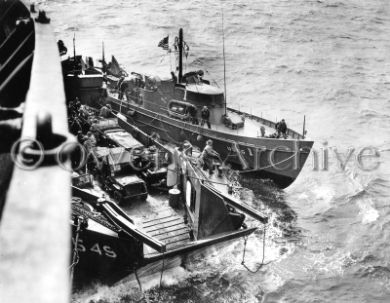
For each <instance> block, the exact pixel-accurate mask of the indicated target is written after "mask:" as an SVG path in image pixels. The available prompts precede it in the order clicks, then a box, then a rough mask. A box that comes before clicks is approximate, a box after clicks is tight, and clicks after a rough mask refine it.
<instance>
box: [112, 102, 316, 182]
mask: <svg viewBox="0 0 390 303" xmlns="http://www.w3.org/2000/svg"><path fill="white" fill-rule="evenodd" d="M106 101H108V102H109V103H110V104H111V106H112V108H113V109H114V110H116V111H118V112H121V113H122V114H124V115H125V116H126V117H127V119H128V121H129V122H130V123H132V124H134V125H135V126H137V127H138V128H140V129H141V130H142V131H144V132H146V133H148V134H149V135H154V136H158V137H159V138H160V139H162V140H163V141H166V142H172V143H175V144H181V143H182V142H183V141H184V140H188V141H189V142H191V144H192V145H194V146H197V147H199V148H200V149H202V148H203V147H204V146H205V144H206V141H207V140H209V139H211V140H212V141H213V147H214V149H215V150H216V151H217V152H218V153H219V154H220V155H221V158H222V160H223V161H226V162H227V163H230V164H231V165H232V167H233V168H235V169H239V170H240V171H241V173H243V174H248V175H251V176H253V177H255V178H269V179H271V180H273V182H274V183H275V184H276V185H277V186H279V187H280V188H286V187H288V186H289V185H290V184H291V183H292V182H294V180H295V179H296V178H297V176H298V175H299V173H300V171H301V169H302V167H303V166H304V164H305V162H306V160H307V158H308V156H309V153H310V150H311V147H312V145H313V142H312V141H307V140H289V139H276V138H263V137H245V136H239V135H235V134H234V133H233V131H232V133H222V132H219V131H216V130H213V129H207V128H203V127H200V126H197V125H192V124H190V123H187V122H184V121H181V120H178V119H174V118H171V117H168V116H165V115H163V114H158V113H155V112H153V111H150V110H147V109H145V108H142V107H140V106H137V105H135V104H133V103H131V102H127V101H120V100H118V99H115V98H113V97H108V99H107V100H106ZM122 127H124V128H126V127H125V126H122Z"/></svg>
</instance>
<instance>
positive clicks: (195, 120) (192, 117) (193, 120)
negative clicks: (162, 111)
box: [187, 106, 199, 125]
mask: <svg viewBox="0 0 390 303" xmlns="http://www.w3.org/2000/svg"><path fill="white" fill-rule="evenodd" d="M187 111H188V113H189V114H190V121H191V123H192V124H195V125H198V124H199V121H198V117H197V111H196V108H195V107H192V106H189V107H188V109H187Z"/></svg>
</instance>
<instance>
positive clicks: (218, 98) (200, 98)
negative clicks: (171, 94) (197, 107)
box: [186, 91, 224, 105]
mask: <svg viewBox="0 0 390 303" xmlns="http://www.w3.org/2000/svg"><path fill="white" fill-rule="evenodd" d="M186 99H187V101H188V102H194V103H198V104H213V105H223V104H224V98H223V94H219V95H206V94H198V93H194V92H190V91H187V94H186Z"/></svg>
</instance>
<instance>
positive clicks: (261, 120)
mask: <svg viewBox="0 0 390 303" xmlns="http://www.w3.org/2000/svg"><path fill="white" fill-rule="evenodd" d="M227 110H228V111H231V112H233V113H236V114H238V115H240V116H244V117H245V118H249V119H252V120H255V121H257V122H259V123H261V124H263V125H265V126H268V127H271V128H274V129H275V126H276V123H275V122H272V121H270V120H267V119H264V118H261V117H258V116H255V115H251V114H248V113H245V112H241V111H239V110H237V109H234V108H231V107H228V108H227ZM287 136H288V137H290V138H292V139H298V140H302V139H304V137H303V136H302V134H300V133H298V132H296V131H294V130H292V129H290V128H289V129H287Z"/></svg>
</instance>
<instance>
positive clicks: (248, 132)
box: [205, 111, 276, 137]
mask: <svg viewBox="0 0 390 303" xmlns="http://www.w3.org/2000/svg"><path fill="white" fill-rule="evenodd" d="M229 117H230V119H231V120H232V121H233V122H234V121H241V116H240V115H239V114H237V113H234V112H230V111H229ZM262 126H263V127H264V128H265V137H268V136H270V135H271V134H274V133H275V132H276V130H275V128H273V127H270V126H268V125H266V124H265V123H261V122H260V121H256V120H254V119H250V118H246V119H245V123H244V126H243V127H239V128H237V129H232V128H231V127H227V126H226V125H224V124H211V129H215V130H217V131H220V132H224V133H229V134H233V133H234V134H236V135H239V136H246V137H261V131H260V127H262ZM205 127H206V125H205Z"/></svg>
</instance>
